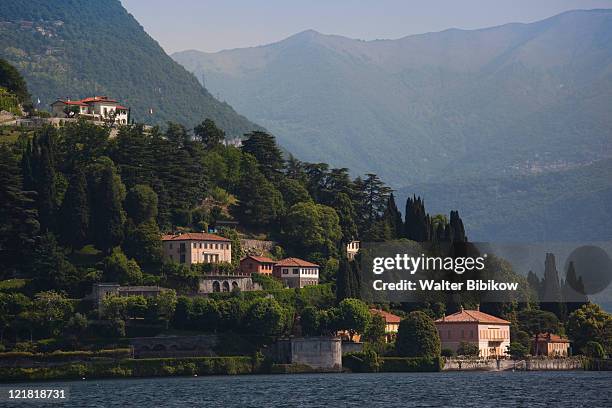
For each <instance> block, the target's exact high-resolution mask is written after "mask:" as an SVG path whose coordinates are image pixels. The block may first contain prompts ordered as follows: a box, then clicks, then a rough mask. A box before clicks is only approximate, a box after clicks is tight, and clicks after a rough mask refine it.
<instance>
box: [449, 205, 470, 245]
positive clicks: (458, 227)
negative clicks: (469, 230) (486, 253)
mask: <svg viewBox="0 0 612 408" xmlns="http://www.w3.org/2000/svg"><path fill="white" fill-rule="evenodd" d="M449 224H450V231H451V232H450V241H451V242H467V236H466V235H465V228H464V226H463V221H462V220H461V217H459V211H451V212H450V223H449Z"/></svg>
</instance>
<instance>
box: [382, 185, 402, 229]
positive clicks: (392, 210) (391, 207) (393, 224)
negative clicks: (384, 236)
mask: <svg viewBox="0 0 612 408" xmlns="http://www.w3.org/2000/svg"><path fill="white" fill-rule="evenodd" d="M383 221H384V222H385V223H386V224H387V225H388V228H389V230H390V233H391V239H397V238H400V237H401V236H402V235H403V230H404V223H403V222H402V214H401V213H400V212H399V210H398V209H397V205H396V204H395V197H394V196H393V193H391V194H390V195H389V200H388V201H387V208H386V209H385V212H384V214H383Z"/></svg>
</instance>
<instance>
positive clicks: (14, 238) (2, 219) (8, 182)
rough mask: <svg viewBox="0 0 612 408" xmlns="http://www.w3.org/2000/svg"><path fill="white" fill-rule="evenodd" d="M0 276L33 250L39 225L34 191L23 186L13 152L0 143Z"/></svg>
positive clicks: (9, 270) (19, 262)
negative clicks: (0, 268) (0, 267)
mask: <svg viewBox="0 0 612 408" xmlns="http://www.w3.org/2000/svg"><path fill="white" fill-rule="evenodd" d="M0 180H2V182H0V265H3V268H2V270H1V271H0V279H1V278H6V277H7V276H8V275H9V274H10V273H11V272H12V271H13V270H14V268H16V267H19V266H20V265H21V264H22V263H23V260H24V259H26V258H27V257H28V255H27V254H28V253H29V252H30V251H31V250H32V249H33V247H34V243H35V240H36V237H37V235H38V229H39V224H38V220H37V211H36V208H35V202H34V199H33V193H32V192H30V193H28V192H26V191H24V189H23V184H22V177H21V171H20V169H19V162H18V159H17V157H16V155H15V154H14V153H13V152H12V151H11V149H9V147H8V146H7V145H6V144H4V143H0Z"/></svg>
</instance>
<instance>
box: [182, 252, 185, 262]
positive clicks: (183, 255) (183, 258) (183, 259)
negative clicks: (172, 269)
mask: <svg viewBox="0 0 612 408" xmlns="http://www.w3.org/2000/svg"><path fill="white" fill-rule="evenodd" d="M181 263H182V264H184V263H185V254H181Z"/></svg>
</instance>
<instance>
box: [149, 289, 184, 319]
mask: <svg viewBox="0 0 612 408" xmlns="http://www.w3.org/2000/svg"><path fill="white" fill-rule="evenodd" d="M176 303H177V299H176V292H175V291H174V290H173V289H166V290H163V291H162V292H161V293H159V294H158V295H157V296H155V297H151V298H147V307H148V311H147V313H148V314H149V316H152V317H154V318H155V319H157V320H161V321H162V322H164V324H165V325H166V328H168V326H169V323H170V320H172V316H174V312H175V311H176Z"/></svg>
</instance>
